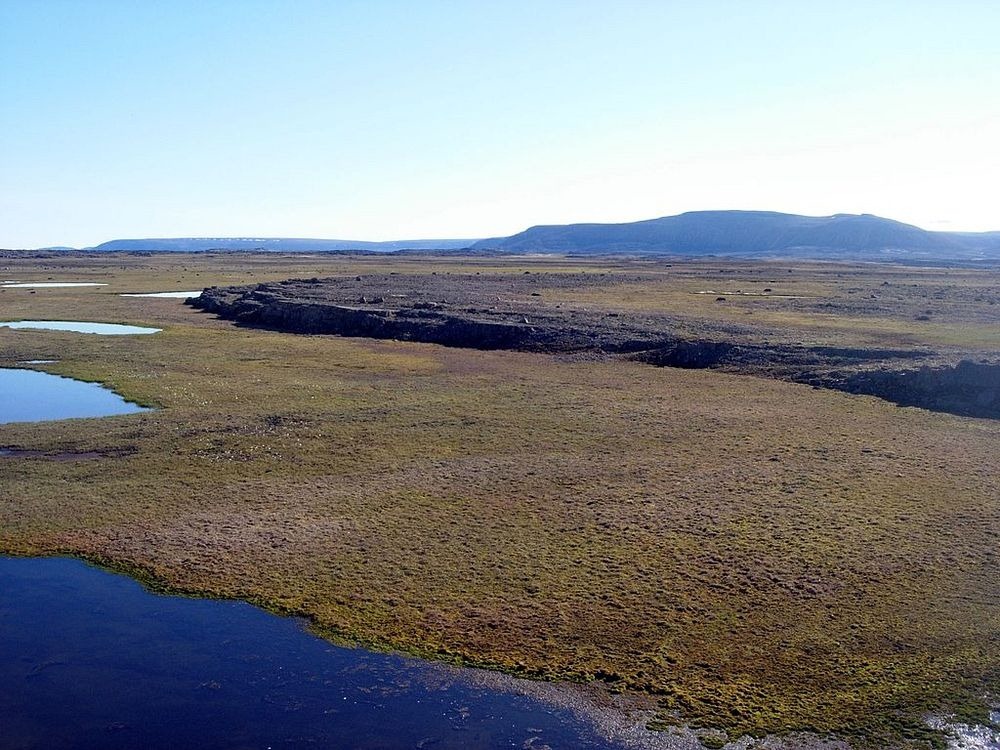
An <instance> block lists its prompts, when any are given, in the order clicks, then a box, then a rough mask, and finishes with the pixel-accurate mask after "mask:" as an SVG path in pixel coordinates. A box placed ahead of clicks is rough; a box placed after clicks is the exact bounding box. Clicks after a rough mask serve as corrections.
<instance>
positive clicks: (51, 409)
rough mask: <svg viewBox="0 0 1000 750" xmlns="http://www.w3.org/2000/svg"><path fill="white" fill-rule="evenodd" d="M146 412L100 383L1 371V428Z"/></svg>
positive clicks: (34, 373)
mask: <svg viewBox="0 0 1000 750" xmlns="http://www.w3.org/2000/svg"><path fill="white" fill-rule="evenodd" d="M137 411H145V409H144V408H143V407H141V406H139V405H137V404H133V403H131V402H129V401H126V400H125V399H123V398H122V397H121V396H119V395H118V394H117V393H115V392H114V391H111V390H108V389H107V388H103V387H102V386H100V385H98V384H96V383H84V382H82V381H80V380H73V379H72V378H61V377H59V376H57V375H50V374H48V373H47V372H37V371H35V370H19V369H12V368H4V367H0V424H5V423H8V422H38V421H42V420H48V419H68V418H71V417H107V416H111V415H113V414H132V413H134V412H137Z"/></svg>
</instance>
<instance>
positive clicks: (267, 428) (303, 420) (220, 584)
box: [0, 255, 1000, 747]
mask: <svg viewBox="0 0 1000 750" xmlns="http://www.w3.org/2000/svg"><path fill="white" fill-rule="evenodd" d="M602 263H603V262H602V261H586V262H580V263H579V264H577V263H576V262H572V261H532V260H524V259H522V260H514V261H503V260H490V259H481V260H476V261H471V260H467V261H458V260H455V261H448V260H440V259H439V260H433V259H392V258H371V259H369V258H349V257H337V256H327V257H322V256H320V257H315V258H306V257H297V258H285V257H274V256H245V255H229V256H211V255H205V256H155V255H154V256H111V257H103V258H56V259H44V258H43V259H37V258H35V259H31V258H27V257H13V258H3V259H0V266H6V268H5V269H4V270H3V271H2V272H0V274H2V277H3V278H4V279H7V278H10V279H31V280H46V278H47V277H49V276H53V277H55V278H57V279H59V278H62V279H70V280H97V281H106V282H107V283H108V286H106V287H100V288H96V289H45V290H37V292H36V293H35V294H31V293H30V291H29V290H23V289H18V290H14V289H8V290H5V291H3V292H0V319H13V318H49V319H55V318H59V319H63V318H70V319H73V318H75V319H90V320H101V321H109V322H127V323H134V324H140V325H142V324H147V325H155V326H158V327H162V328H164V331H163V332H162V333H160V334H157V335H155V336H138V337H95V336H84V335H78V334H68V333H56V332H38V331H32V332H27V331H11V330H8V329H2V328H0V365H3V366H9V365H11V364H13V363H14V362H17V361H20V360H27V359H58V360H59V363H58V364H56V365H47V366H44V369H46V370H48V371H51V372H57V373H60V374H66V375H72V376H74V377H82V378H86V379H92V380H99V381H101V382H104V383H107V384H109V385H111V386H113V387H114V388H116V389H117V390H119V391H120V392H121V393H123V394H124V395H126V396H127V397H129V398H131V399H134V400H137V401H139V402H142V403H145V404H151V405H156V406H158V407H160V409H159V410H157V411H154V412H148V413H144V414H140V415H131V416H125V417H113V418H106V419H100V420H73V421H64V422H52V423H43V424H33V425H3V426H0V447H16V448H24V449H34V450H42V451H46V452H50V453H72V452H93V451H97V452H99V453H101V454H103V455H104V457H103V458H99V459H91V460H79V461H65V460H62V461H52V460H46V459H44V458H37V457H36V458H18V459H13V458H6V459H0V550H3V551H7V552H14V553H53V552H72V553H75V554H81V555H85V556H89V557H92V558H99V559H102V560H105V561H109V562H111V563H113V564H117V565H124V566H135V567H136V569H139V570H142V571H145V574H146V575H149V576H151V577H153V578H155V579H157V580H160V581H163V582H165V583H166V584H169V585H171V586H174V587H178V588H181V589H183V590H188V591H195V592H201V593H204V594H208V595H220V596H231V597H242V598H247V599H251V600H254V601H258V602H264V603H267V604H268V605H269V606H272V607H275V608H279V609H284V610H288V611H295V612H300V613H304V614H307V615H309V616H311V617H312V618H313V619H314V620H315V622H316V623H317V625H318V626H319V627H320V628H321V629H328V630H329V631H331V632H336V633H338V634H341V635H343V636H346V637H351V638H357V639H360V640H362V641H366V642H370V643H376V644H382V645H392V646H394V647H399V648H404V649H408V650H411V651H414V652H417V653H422V654H428V655H438V656H440V657H442V658H450V659H460V660H465V661H468V662H470V663H478V664H486V665H491V666H495V667H499V668H503V669H508V670H512V671H520V672H523V673H525V674H532V675H538V676H551V677H567V676H568V677H572V678H577V679H600V680H603V681H605V682H607V683H609V684H611V685H614V686H616V687H618V688H620V689H629V690H638V691H644V692H647V693H651V694H654V695H656V696H658V697H659V699H660V700H661V701H662V706H663V709H664V715H663V716H664V719H667V720H671V719H670V717H671V716H672V715H673V714H672V712H674V711H676V712H679V716H680V717H682V718H683V719H685V720H691V721H693V722H695V723H696V724H700V725H703V726H706V727H713V728H721V729H724V730H726V731H727V732H728V734H729V736H730V737H735V736H738V735H740V734H742V733H747V732H749V733H753V734H761V733H769V732H783V731H788V730H801V729H804V730H812V731H816V732H819V733H827V732H835V733H839V734H842V735H844V736H848V737H851V738H853V741H854V742H855V744H858V745H863V744H865V743H867V744H870V745H873V746H891V745H905V744H910V745H912V746H915V747H916V746H924V745H926V744H927V743H928V742H929V741H931V739H929V736H928V735H927V734H926V733H924V732H923V730H922V729H920V717H921V716H922V714H923V713H924V712H926V711H931V710H950V711H955V712H958V713H959V714H960V715H962V716H970V715H971V716H973V717H976V718H982V708H983V706H982V702H981V700H982V696H983V695H984V693H986V692H988V691H990V690H992V691H994V692H996V690H997V689H998V680H1000V672H998V668H1000V558H998V549H997V543H996V539H997V538H998V535H1000V470H998V467H997V456H998V455H1000V424H998V423H997V422H993V421H987V420H975V419H965V418H960V417H953V416H949V415H942V414H933V413H929V412H925V411H922V410H919V409H909V408H898V407H895V406H893V405H891V404H888V403H885V402H882V401H879V400H877V399H873V398H866V397H854V396H849V395H845V394H841V393H836V392H831V391H821V390H814V389H811V388H808V387H805V386H801V385H795V384H790V383H784V382H779V381H772V380H765V379H760V378H754V377H747V376H736V375H727V374H722V373H715V372H708V371H682V370H671V369H658V368H654V367H650V366H646V365H642V364H630V363H621V362H583V361H577V362H574V361H564V360H559V359H556V358H553V357H549V356H545V355H532V354H519V353H512V352H479V351H468V350H458V349H445V348H441V347H436V346H431V345H421V344H407V343H396V342H388V341H380V342H376V341H370V340H366V339H342V338H337V337H330V336H301V335H294V334H283V333H277V332H271V331H261V330H254V329H248V328H239V327H234V326H232V325H231V324H229V323H226V322H223V321H218V320H215V319H213V318H212V317H211V316H209V315H205V314H202V313H198V312H196V311H194V310H192V309H190V308H188V307H185V306H183V305H182V304H181V303H180V301H178V300H170V299H143V298H125V297H119V296H117V293H118V292H125V291H128V292H133V291H160V290H168V289H194V288H198V287H200V286H205V285H209V284H231V283H245V282H252V281H258V280H261V281H262V280H270V279H280V278H287V277H292V276H297V277H309V276H317V275H319V276H322V275H331V274H338V273H339V274H355V273H363V272H365V271H366V270H378V271H380V272H391V271H396V272H399V273H407V272H414V271H417V272H421V273H425V272H433V271H436V272H447V271H448V270H459V269H460V270H469V269H470V268H472V269H476V270H501V271H509V272H518V273H520V272H522V271H523V270H525V269H532V268H538V267H540V266H544V268H545V270H558V269H559V268H566V269H571V268H576V267H578V266H579V265H582V266H583V267H585V268H588V269H591V270H593V271H594V272H595V273H599V272H602V271H604V270H607V268H606V267H605V266H604V265H602ZM619 265H620V264H619ZM639 265H641V266H642V267H644V268H652V270H653V272H655V273H656V274H662V275H663V276H664V278H666V279H667V280H668V281H667V282H664V283H654V282H652V281H651V282H650V283H649V285H647V286H645V287H643V288H640V289H638V290H634V289H633V290H629V293H628V295H627V296H626V295H622V296H620V297H619V298H618V299H617V300H615V299H611V298H605V297H601V298H600V299H598V297H597V295H606V294H610V292H606V291H596V292H594V293H593V294H594V295H595V297H594V298H592V299H585V300H581V299H577V300H575V302H573V304H581V305H582V304H586V305H596V304H602V305H609V306H611V305H613V306H617V307H618V308H621V309H623V310H636V309H639V308H641V307H643V306H648V305H657V306H659V307H658V309H660V308H662V309H674V308H676V311H678V312H685V311H686V312H685V314H687V315H690V316H692V318H693V319H697V320H699V321H702V322H704V321H705V320H708V321H712V320H722V321H724V322H727V321H733V320H740V322H741V323H742V321H743V319H745V318H746V316H747V312H748V311H749V312H750V313H752V315H753V316H754V317H755V319H756V316H760V315H762V314H764V313H767V315H768V316H770V317H769V318H768V320H767V322H766V326H771V327H772V328H773V327H774V326H777V327H778V328H779V329H780V331H781V332H783V334H782V335H785V336H789V337H794V336H799V337H801V338H810V337H811V338H815V339H817V340H831V339H833V340H837V341H843V342H847V343H852V342H854V341H858V340H871V339H875V340H879V341H883V342H885V341H892V340H893V339H894V337H905V338H906V339H907V341H909V342H910V343H912V342H913V341H917V342H918V343H919V342H922V341H924V339H921V338H920V337H921V336H925V335H926V342H927V343H929V344H932V345H937V346H950V347H959V346H964V345H969V346H974V348H975V349H976V350H979V351H982V350H990V348H991V346H992V344H991V342H994V341H995V336H996V319H995V318H994V319H992V321H993V322H992V323H991V318H990V313H991V307H990V306H989V305H988V301H985V298H983V299H981V300H980V301H979V302H978V303H977V302H975V301H974V298H975V297H976V296H979V297H982V296H983V292H982V291H981V290H980V289H979V285H982V284H985V283H988V281H989V276H988V275H986V276H976V275H975V274H974V273H973V272H968V271H955V272H949V271H935V270H914V271H906V270H901V269H898V268H886V269H881V268H879V267H873V268H872V269H860V270H859V269H858V268H851V267H835V266H830V265H818V266H798V267H794V269H793V270H794V273H792V274H788V273H787V268H788V267H787V266H781V267H780V272H781V273H782V274H785V276H787V277H789V278H788V280H786V281H787V283H788V286H789V289H788V290H787V293H788V294H789V295H791V294H792V292H795V293H796V294H798V293H805V292H806V291H809V290H812V292H813V293H815V295H820V294H826V295H827V297H828V300H833V302H836V303H837V304H840V301H841V300H840V298H841V297H843V299H845V300H846V299H847V298H848V297H849V296H854V295H848V294H847V289H848V288H855V287H857V286H859V285H860V284H861V282H862V281H864V283H866V284H868V285H869V286H875V285H878V286H879V287H881V288H884V287H882V285H881V281H883V280H889V277H886V278H885V279H882V278H880V277H879V276H878V274H879V273H885V274H892V276H891V285H890V287H889V288H892V287H893V286H896V285H899V286H900V288H902V287H901V285H902V284H904V283H905V284H908V285H912V284H915V285H917V286H916V287H913V286H909V287H907V288H908V289H916V291H915V292H912V293H910V295H909V296H907V297H906V300H905V301H902V302H899V303H898V305H897V307H899V310H896V311H895V312H894V311H893V310H889V311H888V312H886V311H884V310H883V311H882V312H878V311H872V310H871V309H870V308H869V307H868V306H867V305H859V306H858V309H857V310H855V312H854V314H847V313H844V314H843V315H841V316H831V315H830V314H828V313H825V312H823V309H824V308H819V309H818V311H817V309H815V306H816V305H821V304H823V303H822V302H820V301H817V300H816V299H815V298H813V299H811V301H810V302H809V305H812V306H813V307H806V306H790V305H792V303H791V302H790V301H785V302H782V303H779V302H778V301H777V300H763V301H761V299H760V298H754V297H745V298H734V301H733V302H732V304H731V303H730V301H729V299H727V302H726V303H725V305H724V304H722V303H716V301H715V298H714V297H713V296H709V295H697V294H693V292H695V291H702V289H701V288H699V289H694V288H688V287H695V286H697V287H704V283H703V282H705V281H706V280H709V279H710V278H711V277H710V274H711V273H713V272H717V270H718V269H719V268H722V269H723V270H724V271H726V270H728V271H729V272H730V275H732V274H737V273H746V274H749V273H755V272H756V273H762V275H764V276H775V275H777V272H778V270H779V268H778V267H777V266H772V265H764V266H762V268H763V269H764V270H763V271H759V270H758V271H754V270H753V269H754V268H756V267H754V266H750V265H733V266H725V265H719V264H716V266H715V267H714V268H710V267H708V266H706V265H703V264H702V265H697V264H695V265H691V266H685V265H683V264H674V265H673V266H671V267H670V268H666V267H659V266H656V265H655V264H652V265H651V264H639ZM637 267H638V265H637ZM608 268H610V266H609V267H608ZM740 269H742V270H740ZM633 270H634V269H633ZM838 273H839V274H841V276H840V277H839V280H838V277H837V276H836V274H838ZM977 273H983V272H977ZM935 274H936V275H935ZM949 274H951V275H949ZM956 274H957V275H956ZM720 275H721V276H726V274H725V273H724V274H720ZM844 275H850V278H851V282H850V286H843V287H841V286H838V285H841V284H842V282H843V279H844ZM946 277H947V283H949V284H951V285H952V287H953V288H954V289H955V290H957V291H954V292H953V293H952V296H951V297H949V298H948V299H944V300H943V301H942V300H938V302H940V307H939V310H938V312H937V313H936V316H937V318H938V320H939V322H938V323H937V326H938V327H937V328H934V329H932V330H930V332H929V333H928V332H927V329H925V328H922V327H921V326H922V325H926V323H927V321H916V320H914V319H913V318H912V316H910V312H911V307H912V305H918V304H921V303H918V302H917V301H916V300H917V299H919V295H920V294H923V293H924V292H927V293H929V294H931V295H932V296H933V294H934V291H933V290H936V289H938V288H939V287H941V286H942V285H944V284H945V281H944V279H945V278H946ZM781 278H782V279H784V278H785V277H784V276H783V277H781ZM984 278H985V279H986V281H983V279H984ZM728 281H729V279H727V282H728ZM843 283H847V282H843ZM765 286H768V287H769V288H772V289H774V290H775V292H777V291H778V290H777V289H776V288H775V286H774V283H773V282H772V283H769V284H766V285H765ZM704 288H706V289H708V288H713V287H704ZM727 288H728V284H727ZM838 289H839V290H840V291H839V292H838V291H837V290H838ZM824 290H825V291H824ZM928 290H931V291H928ZM552 293H553V294H554V293H555V292H552ZM837 295H840V296H839V297H838V296H837ZM867 299H870V296H869V297H868V298H867ZM959 299H961V300H966V299H967V302H961V303H960V302H959V301H958V300H959ZM567 302H568V303H569V302H570V301H569V300H568V301H567ZM796 304H798V303H796ZM845 304H846V303H845ZM727 305H728V307H727ZM769 305H770V307H767V306H769ZM995 309H996V308H995V307H993V308H992V310H995ZM933 317H934V316H932V320H933ZM857 321H862V322H861V323H857ZM761 325H764V324H761ZM772 328H768V329H767V330H772ZM761 330H762V331H764V330H765V329H764V328H762V329H761ZM761 335H764V334H763V333H762V334H761Z"/></svg>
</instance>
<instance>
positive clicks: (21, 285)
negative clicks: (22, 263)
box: [0, 281, 107, 289]
mask: <svg viewBox="0 0 1000 750" xmlns="http://www.w3.org/2000/svg"><path fill="white" fill-rule="evenodd" d="M74 286H107V284H104V283H101V282H96V281H5V282H4V283H3V284H0V288H3V289H57V288H60V287H74Z"/></svg>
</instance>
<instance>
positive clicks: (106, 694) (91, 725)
mask: <svg viewBox="0 0 1000 750" xmlns="http://www.w3.org/2000/svg"><path fill="white" fill-rule="evenodd" d="M0 633H3V637H2V638H0V717H3V722H2V723H3V730H2V733H0V747H3V748H46V750H61V749H63V748H81V749H82V748H95V749H96V748H103V749H106V750H118V749H119V748H121V749H124V748H144V749H148V750H156V749H158V748H204V747H211V748H233V749H235V748H241V749H242V748H260V749H261V750H263V749H264V748H331V749H332V748H381V749H384V750H387V749H389V748H393V749H395V748H399V749H402V748H406V749H408V750H409V749H412V748H427V749H428V750H453V749H454V750H458V749H459V748H462V749H464V750H474V749H475V748H529V749H531V748H534V749H535V750H542V748H544V747H546V746H548V747H550V748H553V750H554V749H555V748H580V749H581V750H583V749H590V750H596V749H598V748H603V749H610V748H613V747H615V746H614V745H612V744H609V743H608V742H607V741H605V740H603V739H601V738H600V737H598V736H597V735H596V734H595V733H594V732H593V731H592V730H591V729H590V727H589V726H588V725H586V724H585V723H583V722H581V721H580V720H578V719H577V718H576V717H574V716H573V715H572V714H571V713H569V712H567V711H565V710H562V709H555V708H553V707H551V706H549V705H547V704H545V703H543V702H541V701H539V700H537V699H535V698H531V697H528V696H526V695H522V694H518V693H516V692H508V691H505V690H497V689H493V688H488V687H483V686H482V684H479V683H477V682H476V681H475V680H473V679H471V678H470V676H469V675H472V674H475V673H476V672H477V671H476V670H461V669H455V668H450V667H445V666H441V665H434V664H428V663H425V662H421V661H419V660H415V659H409V658H404V657H401V656H395V655H391V654H377V653H372V652H369V651H365V650H363V649H348V648H340V647H336V646H332V645H330V644H329V643H327V642H325V641H323V640H321V639H319V638H316V637H315V636H313V635H311V634H310V633H308V632H307V631H306V630H305V629H304V627H303V625H302V624H301V622H299V621H297V620H294V619H290V618H283V617H276V616H273V615H270V614H268V613H266V612H263V611H261V610H259V609H256V608H254V607H252V606H250V605H248V604H243V603H239V602H224V601H211V600H203V599H185V598H179V597H166V596H159V595H155V594H151V593H149V592H148V591H145V590H144V589H143V588H142V587H141V586H140V585H139V584H138V583H136V582H135V581H133V580H131V579H129V578H126V577H124V576H120V575H114V574H111V573H107V572H105V571H102V570H98V569H96V568H93V567H91V566H89V565H87V564H85V563H82V562H80V561H77V560H71V559H66V558H43V559H38V558H9V557H0Z"/></svg>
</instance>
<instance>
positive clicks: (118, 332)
mask: <svg viewBox="0 0 1000 750" xmlns="http://www.w3.org/2000/svg"><path fill="white" fill-rule="evenodd" d="M4 327H6V328H18V329H30V330H39V331H71V332H73V333H96V334H100V335H101V336H133V335H137V334H147V333H159V332H160V330H161V329H159V328H147V327H145V326H129V325H121V324H119V323H94V322H91V321H86V320H13V321H0V328H4Z"/></svg>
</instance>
